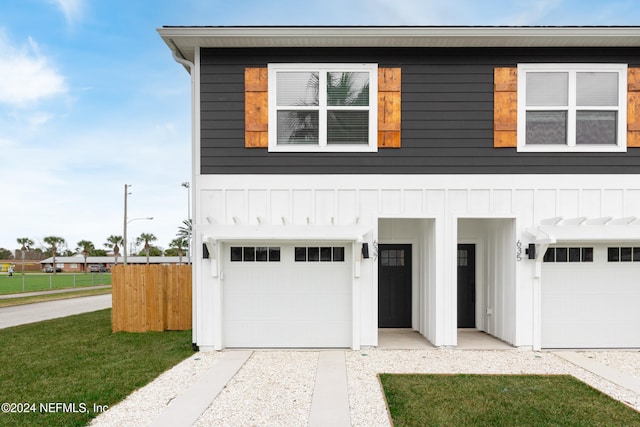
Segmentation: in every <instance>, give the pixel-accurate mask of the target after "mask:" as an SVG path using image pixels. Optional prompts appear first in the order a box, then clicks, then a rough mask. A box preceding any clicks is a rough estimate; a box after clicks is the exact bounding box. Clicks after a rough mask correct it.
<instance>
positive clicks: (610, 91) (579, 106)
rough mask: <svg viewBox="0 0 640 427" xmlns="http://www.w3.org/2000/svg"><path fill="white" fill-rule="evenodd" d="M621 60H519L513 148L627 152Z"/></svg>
mask: <svg viewBox="0 0 640 427" xmlns="http://www.w3.org/2000/svg"><path fill="white" fill-rule="evenodd" d="M626 89H627V65H626V64H519V65H518V151H565V152H571V151H581V152H588V151H591V152H606V151H626V149H627V144H626V140H627V138H626V124H627V91H626Z"/></svg>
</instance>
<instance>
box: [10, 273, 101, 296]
mask: <svg viewBox="0 0 640 427" xmlns="http://www.w3.org/2000/svg"><path fill="white" fill-rule="evenodd" d="M110 284H111V273H87V274H84V273H57V274H51V273H45V274H43V273H26V274H25V275H24V291H25V292H32V291H46V290H49V289H63V288H73V287H83V286H97V285H110ZM22 291H23V279H22V275H21V274H20V273H13V277H9V276H8V275H7V274H6V273H3V274H2V275H0V294H13V293H18V292H22Z"/></svg>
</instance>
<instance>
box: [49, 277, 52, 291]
mask: <svg viewBox="0 0 640 427" xmlns="http://www.w3.org/2000/svg"><path fill="white" fill-rule="evenodd" d="M49 289H53V276H51V275H50V276H49Z"/></svg>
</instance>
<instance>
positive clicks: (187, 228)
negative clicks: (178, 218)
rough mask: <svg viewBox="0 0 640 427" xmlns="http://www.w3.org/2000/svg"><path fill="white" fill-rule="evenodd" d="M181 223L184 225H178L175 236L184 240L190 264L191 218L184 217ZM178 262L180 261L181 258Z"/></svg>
mask: <svg viewBox="0 0 640 427" xmlns="http://www.w3.org/2000/svg"><path fill="white" fill-rule="evenodd" d="M182 224H184V225H183V226H181V227H178V233H177V234H176V237H178V238H179V239H184V240H185V241H186V249H187V255H188V264H191V236H192V234H193V221H192V220H191V218H189V219H185V220H184V221H182ZM180 262H182V260H181V261H180Z"/></svg>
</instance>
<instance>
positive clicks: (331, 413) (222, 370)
mask: <svg viewBox="0 0 640 427" xmlns="http://www.w3.org/2000/svg"><path fill="white" fill-rule="evenodd" d="M344 353H345V352H344V350H321V351H320V352H319V356H318V366H317V371H316V380H315V386H314V389H313V397H312V400H311V410H310V413H309V424H308V426H309V427H325V426H331V427H348V426H351V416H350V408H349V394H348V390H347V368H346V364H345V355H344ZM251 354H253V351H251V350H225V351H224V354H223V355H222V357H221V358H220V359H219V360H218V361H217V362H216V363H215V365H213V367H211V368H210V369H209V371H207V373H206V374H204V375H203V376H202V377H201V378H200V379H199V380H198V381H197V382H196V383H195V384H193V385H192V386H191V387H190V388H189V389H188V390H187V391H186V392H185V393H183V394H182V395H180V396H179V397H178V398H176V399H175V400H173V401H172V402H171V403H170V404H169V406H167V408H166V409H165V410H164V411H162V412H161V413H160V414H159V415H158V416H157V417H156V418H155V419H154V420H153V422H152V423H151V424H150V426H151V427H174V426H177V427H182V426H184V427H188V426H192V425H193V424H194V423H195V422H196V421H198V418H199V417H200V416H201V415H202V414H203V413H204V412H205V411H206V410H207V408H208V407H209V406H210V405H211V403H212V402H213V400H214V399H215V398H216V397H217V396H218V394H220V392H221V391H222V390H223V389H224V388H225V386H226V385H227V383H228V382H229V381H230V380H231V379H232V378H233V377H234V376H235V375H236V373H237V372H238V371H239V370H240V369H241V368H242V366H243V365H244V364H245V362H246V361H247V360H248V359H249V357H250V356H251Z"/></svg>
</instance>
